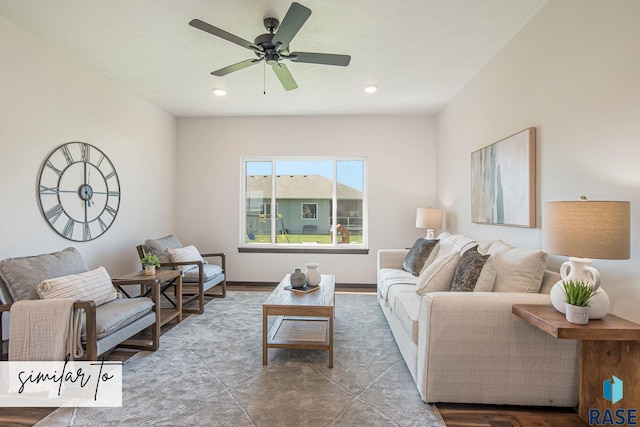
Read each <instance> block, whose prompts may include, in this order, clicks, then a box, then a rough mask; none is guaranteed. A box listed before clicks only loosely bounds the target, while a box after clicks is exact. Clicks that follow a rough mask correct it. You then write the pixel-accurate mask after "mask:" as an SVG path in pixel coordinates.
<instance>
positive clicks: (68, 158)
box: [60, 145, 73, 166]
mask: <svg viewBox="0 0 640 427" xmlns="http://www.w3.org/2000/svg"><path fill="white" fill-rule="evenodd" d="M60 151H61V152H62V154H63V155H64V158H65V160H66V161H67V166H69V165H71V164H73V156H72V155H71V150H70V149H69V146H68V145H63V146H62V147H60Z"/></svg>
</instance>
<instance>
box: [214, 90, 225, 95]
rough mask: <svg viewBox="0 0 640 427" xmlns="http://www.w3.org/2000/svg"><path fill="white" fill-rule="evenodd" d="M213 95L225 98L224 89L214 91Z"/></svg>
mask: <svg viewBox="0 0 640 427" xmlns="http://www.w3.org/2000/svg"><path fill="white" fill-rule="evenodd" d="M213 94H214V95H216V96H225V95H226V94H227V91H226V90H224V89H214V90H213Z"/></svg>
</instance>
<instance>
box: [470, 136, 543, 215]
mask: <svg viewBox="0 0 640 427" xmlns="http://www.w3.org/2000/svg"><path fill="white" fill-rule="evenodd" d="M471 221H472V222H475V223H478V224H497V225H509V226H513V227H528V228H533V227H535V226H536V128H533V127H532V128H528V129H525V130H523V131H521V132H518V133H516V134H514V135H511V136H509V137H507V138H505V139H502V140H500V141H498V142H495V143H493V144H491V145H489V146H487V147H484V148H481V149H480V150H477V151H474V152H473V153H471Z"/></svg>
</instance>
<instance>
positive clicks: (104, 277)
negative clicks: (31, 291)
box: [36, 267, 118, 305]
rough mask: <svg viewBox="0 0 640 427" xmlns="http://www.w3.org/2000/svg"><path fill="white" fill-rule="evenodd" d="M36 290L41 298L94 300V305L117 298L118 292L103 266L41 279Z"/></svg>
mask: <svg viewBox="0 0 640 427" xmlns="http://www.w3.org/2000/svg"><path fill="white" fill-rule="evenodd" d="M36 291H37V292H38V295H40V298H42V299H62V298H71V299H77V300H81V301H94V302H95V303H96V305H102V304H105V303H107V302H109V301H113V300H114V299H116V298H118V292H117V291H116V288H114V287H113V285H112V284H111V277H109V273H107V270H106V269H105V268H104V267H98V268H96V269H95V270H91V271H87V272H86V273H80V274H72V275H70V276H62V277H56V278H55V279H47V280H43V281H42V282H41V283H40V284H39V285H38V287H37V288H36Z"/></svg>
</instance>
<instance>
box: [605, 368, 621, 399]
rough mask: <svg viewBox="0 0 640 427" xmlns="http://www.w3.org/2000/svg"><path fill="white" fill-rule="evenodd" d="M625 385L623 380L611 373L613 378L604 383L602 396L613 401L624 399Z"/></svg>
mask: <svg viewBox="0 0 640 427" xmlns="http://www.w3.org/2000/svg"><path fill="white" fill-rule="evenodd" d="M622 395H623V385H622V380H621V379H620V378H618V377H616V376H615V375H611V379H607V380H605V382H604V383H602V396H603V397H604V398H605V399H607V400H608V401H609V402H611V403H618V402H619V401H621V400H622Z"/></svg>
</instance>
